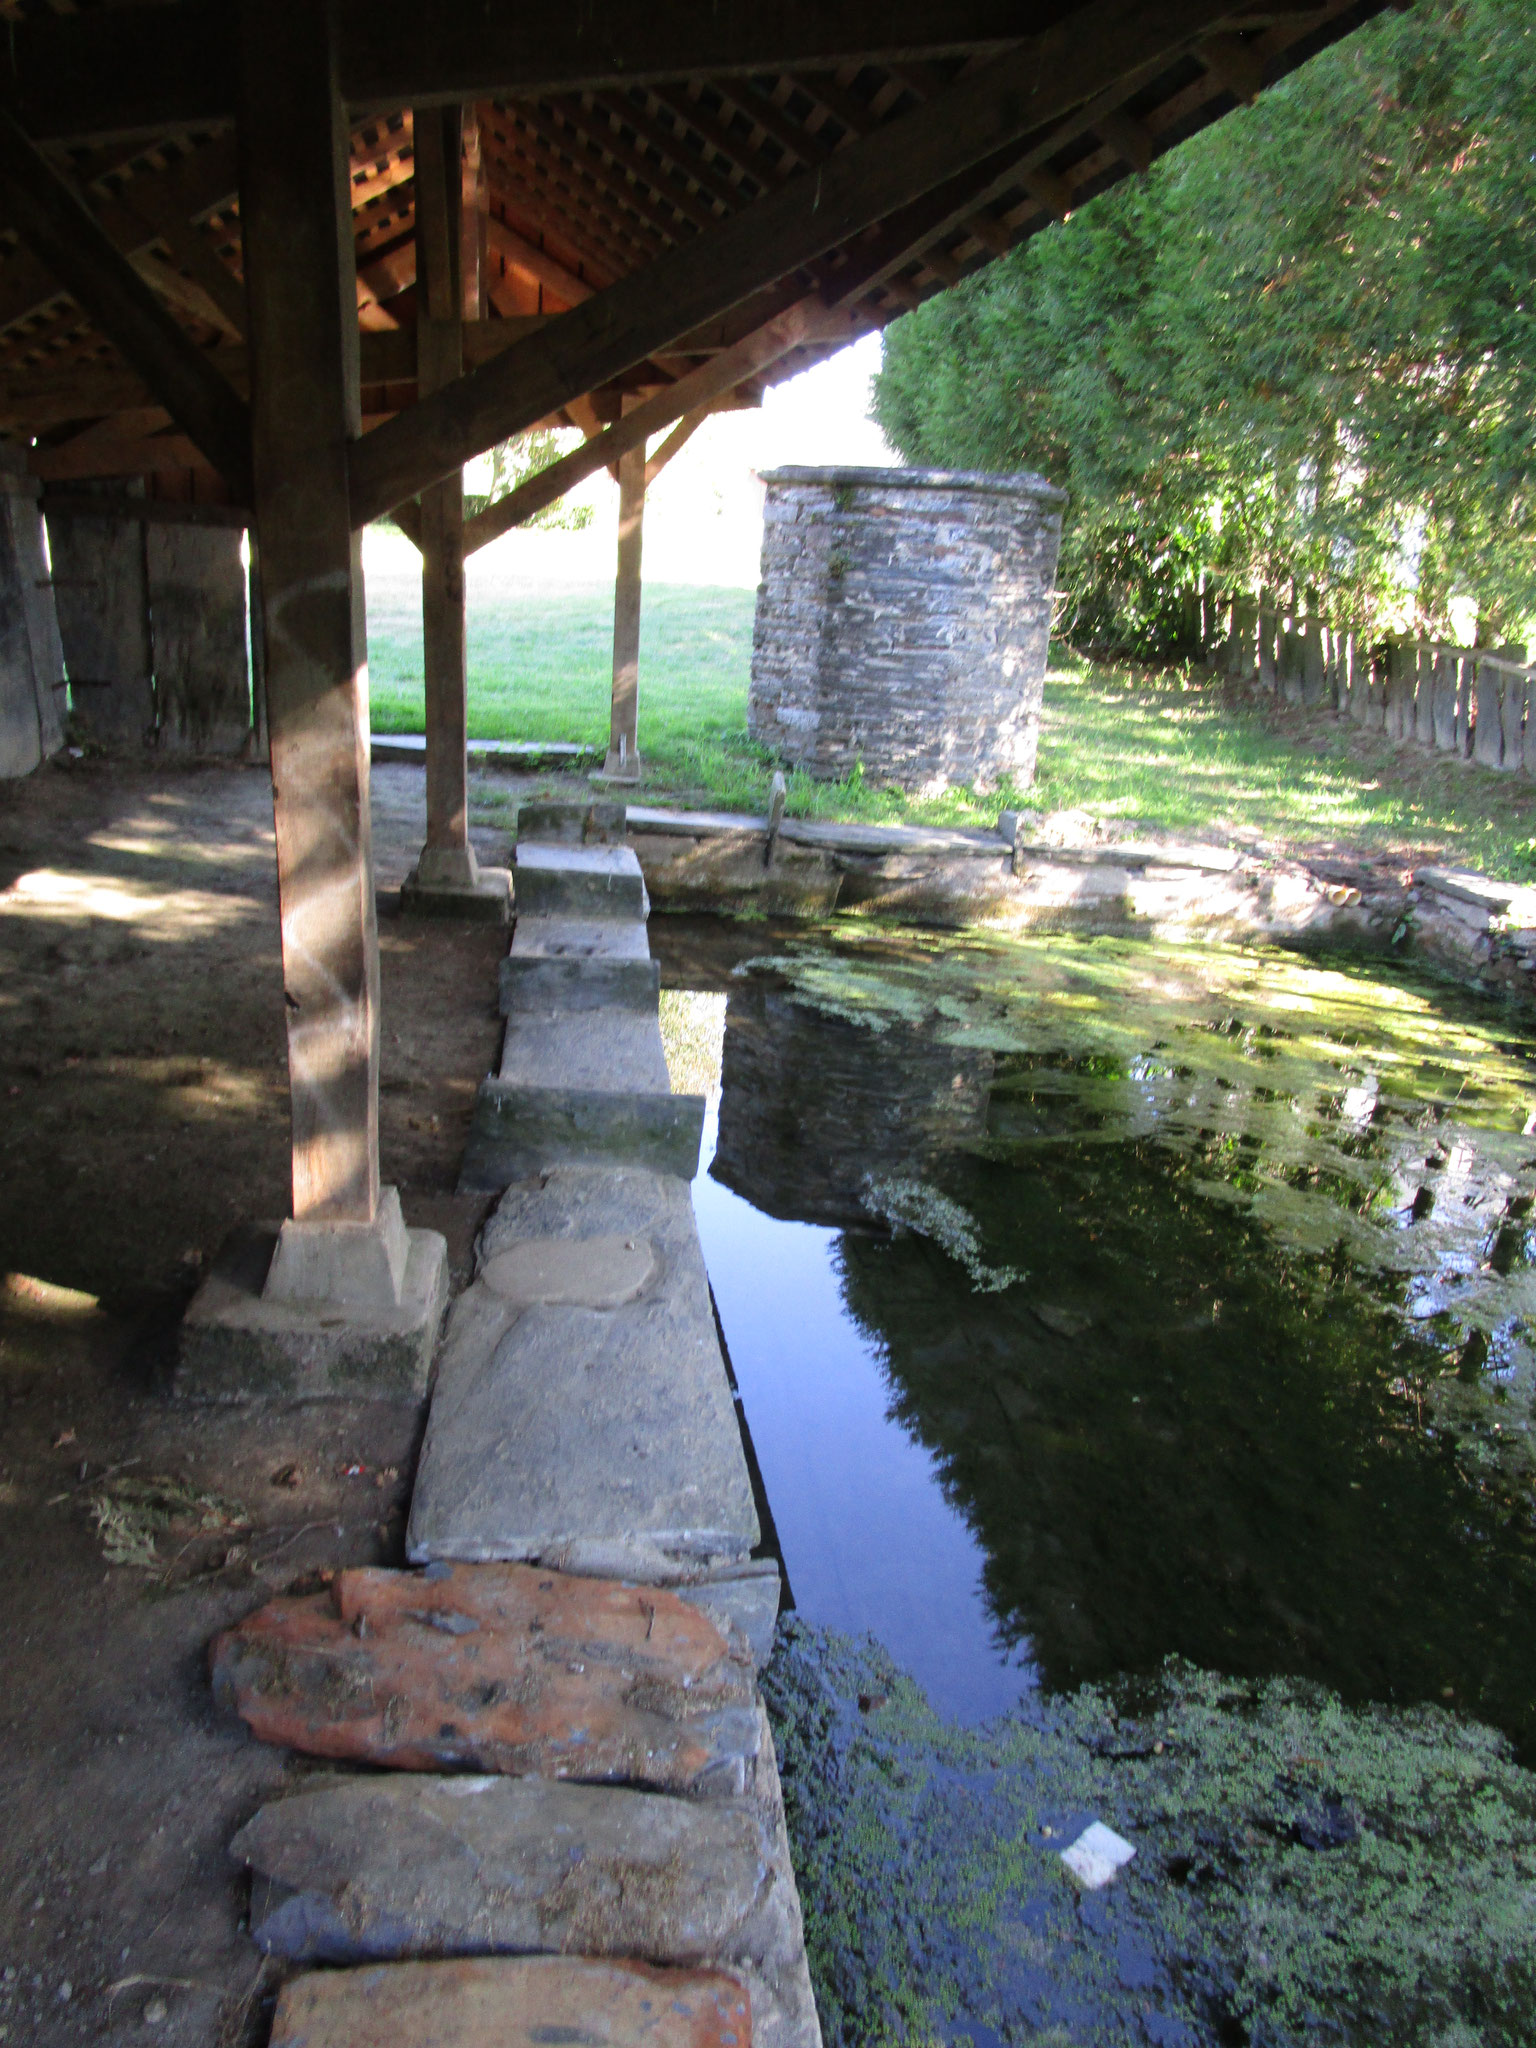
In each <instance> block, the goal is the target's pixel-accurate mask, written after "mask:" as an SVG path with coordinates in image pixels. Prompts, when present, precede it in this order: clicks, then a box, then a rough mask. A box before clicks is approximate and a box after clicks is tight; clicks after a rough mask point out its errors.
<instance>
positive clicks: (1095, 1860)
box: [1061, 1820, 1136, 1892]
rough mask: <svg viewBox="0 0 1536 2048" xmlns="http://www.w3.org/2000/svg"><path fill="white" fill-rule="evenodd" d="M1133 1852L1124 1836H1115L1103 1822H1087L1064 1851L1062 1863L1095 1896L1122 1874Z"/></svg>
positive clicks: (1134, 1852)
mask: <svg viewBox="0 0 1536 2048" xmlns="http://www.w3.org/2000/svg"><path fill="white" fill-rule="evenodd" d="M1135 1854H1136V1851H1135V1850H1134V1849H1133V1848H1132V1847H1131V1845H1130V1843H1129V1842H1128V1841H1126V1840H1125V1838H1124V1836H1123V1835H1117V1834H1116V1833H1115V1831H1114V1829H1113V1828H1107V1827H1105V1825H1104V1823H1103V1821H1101V1820H1095V1821H1090V1822H1089V1824H1088V1826H1087V1827H1085V1828H1084V1829H1083V1832H1082V1833H1081V1834H1080V1835H1079V1836H1078V1838H1077V1840H1076V1841H1075V1842H1074V1843H1073V1844H1072V1846H1071V1848H1069V1849H1063V1850H1062V1852H1061V1860H1062V1862H1063V1863H1065V1865H1066V1866H1067V1868H1068V1870H1070V1871H1071V1873H1072V1875H1073V1876H1074V1877H1075V1878H1076V1879H1077V1881H1078V1882H1079V1884H1081V1885H1084V1886H1085V1887H1086V1888H1087V1889H1088V1890H1089V1891H1091V1892H1096V1891H1097V1890H1098V1889H1099V1887H1100V1885H1105V1884H1108V1883H1109V1881H1110V1879H1111V1878H1112V1877H1113V1876H1114V1875H1115V1872H1116V1871H1117V1870H1121V1869H1123V1868H1124V1867H1125V1865H1126V1864H1127V1863H1129V1862H1130V1860H1131V1858H1132V1857H1133V1856H1134V1855H1135Z"/></svg>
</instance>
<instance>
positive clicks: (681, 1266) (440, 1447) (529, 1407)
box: [407, 1098, 759, 1576]
mask: <svg viewBox="0 0 1536 2048" xmlns="http://www.w3.org/2000/svg"><path fill="white" fill-rule="evenodd" d="M674 1099H676V1098H674ZM555 1245H558V1246H560V1247H562V1248H563V1252H562V1256H563V1258H564V1259H565V1260H566V1261H572V1262H574V1270H573V1265H572V1264H567V1265H565V1266H564V1268H563V1270H562V1271H560V1272H559V1273H558V1275H554V1276H553V1277H552V1276H551V1273H550V1271H549V1270H548V1269H547V1268H546V1267H544V1266H543V1265H542V1264H541V1261H544V1260H546V1259H547V1258H548V1257H549V1248H550V1247H552V1246H555ZM625 1247H631V1248H633V1249H625ZM540 1248H542V1249H540ZM637 1261H639V1263H637ZM583 1266H584V1268H585V1277H584V1278H583V1277H582V1268H583ZM556 1281H558V1285H556ZM758 1534H759V1532H758V1525H757V1514H756V1511H755V1509H754V1507H753V1504H752V1488H751V1482H750V1480H749V1478H748V1475H747V1465H746V1458H745V1455H744V1453H743V1450H742V1444H741V1432H740V1428H739V1426H738V1424H737V1420H736V1410H735V1403H734V1401H733V1400H732V1397H731V1389H730V1384H729V1381H728V1380H727V1378H726V1372H725V1364H724V1361H723V1359H722V1358H721V1355H720V1346H719V1341H718V1339H717V1337H716V1334H715V1322H714V1314H713V1310H712V1308H711V1306H710V1298H709V1282H708V1279H707V1277H706V1275H705V1271H704V1258H703V1253H702V1252H701V1250H700V1248H699V1239H698V1231H697V1229H696V1227H695V1224H694V1219H693V1205H692V1201H691V1199H690V1195H689V1189H688V1185H687V1183H686V1182H685V1181H683V1180H680V1179H677V1178H675V1177H673V1176H671V1175H667V1174H658V1173H654V1172H648V1171H646V1170H644V1169H643V1168H638V1167H622V1168H619V1167H609V1168H584V1167H560V1168H558V1169H556V1170H554V1171H552V1172H550V1173H549V1174H548V1175H547V1176H546V1177H545V1178H544V1179H543V1181H542V1184H537V1185H535V1184H525V1185H522V1186H515V1187H512V1188H510V1189H509V1190H508V1192H507V1193H506V1195H505V1196H504V1197H503V1199H502V1201H501V1203H500V1205H499V1206H498V1208H497V1210H496V1212H495V1214H494V1215H493V1216H492V1217H491V1218H490V1220H489V1221H488V1222H487V1224H486V1226H485V1229H484V1230H483V1232H482V1233H481V1239H480V1246H479V1251H478V1264H477V1272H476V1278H475V1280H474V1282H473V1284H472V1285H471V1286H470V1287H469V1288H467V1289H466V1291H465V1292H464V1293H463V1294H462V1295H461V1296H460V1297H459V1300H458V1302H457V1303H456V1304H455V1307H454V1312H453V1317H452V1321H451V1323H450V1326H449V1331H448V1337H447V1340H446V1343H445V1346H444V1349H443V1354H442V1358H441V1361H440V1363H439V1365H438V1371H437V1382H436V1389H435V1391H434V1394H433V1397H432V1407H431V1412H430V1414H429V1416H428V1420H427V1435H426V1441H425V1443H424V1445H423V1447H422V1453H421V1459H420V1462H419V1465H418V1468H417V1475H416V1489H415V1494H414V1498H413V1500H412V1503H411V1520H410V1527H409V1531H408V1535H407V1548H408V1554H409V1555H410V1556H411V1558H412V1559H413V1560H415V1561H416V1562H420V1563H425V1562H427V1561H429V1560H432V1559H444V1558H456V1559H482V1558H538V1557H545V1556H548V1555H551V1554H552V1553H555V1552H557V1551H560V1550H562V1548H563V1547H569V1546H572V1545H574V1546H577V1547H578V1548H579V1547H580V1546H583V1545H616V1546H620V1547H621V1548H622V1549H623V1550H624V1551H625V1554H626V1555H634V1554H635V1553H636V1552H637V1551H645V1552H647V1553H649V1554H650V1555H652V1556H654V1557H655V1558H657V1559H658V1560H663V1561H666V1560H670V1561H671V1564H672V1566H673V1568H674V1569H676V1570H677V1571H678V1572H679V1574H680V1575H685V1576H686V1575H687V1573H688V1572H689V1570H690V1569H691V1570H698V1569H699V1568H700V1567H701V1566H705V1565H707V1564H709V1563H711V1562H714V1563H717V1564H727V1563H732V1562H739V1561H744V1560H745V1559H746V1557H747V1554H748V1552H749V1551H750V1550H751V1549H752V1547H753V1546H754V1545H755V1544H756V1542H757V1541H758Z"/></svg>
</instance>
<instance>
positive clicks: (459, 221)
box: [413, 107, 469, 853]
mask: <svg viewBox="0 0 1536 2048" xmlns="http://www.w3.org/2000/svg"><path fill="white" fill-rule="evenodd" d="M413 122H414V127H415V133H416V249H417V283H416V347H417V364H418V367H417V379H416V386H417V390H418V391H419V392H420V393H421V394H422V396H423V397H426V396H427V395H428V394H429V393H431V392H433V391H436V390H439V389H441V387H442V386H443V385H445V384H449V383H451V382H452V381H453V379H454V378H455V377H457V376H459V375H460V374H461V372H462V370H463V367H464V354H463V323H462V319H461V309H462V306H463V270H462V262H463V226H464V222H463V213H464V182H463V133H462V119H461V112H460V109H459V108H458V107H417V108H416V109H415V110H414V114H413ZM420 505H421V514H420V522H419V538H418V541H417V545H418V546H419V547H420V549H421V637H422V675H423V687H424V691H425V698H426V739H427V838H426V846H427V850H428V851H429V852H438V851H444V852H453V853H462V852H463V850H464V849H465V848H466V847H467V846H468V845H469V761H468V753H467V746H468V737H469V727H468V692H469V671H468V666H467V646H466V641H465V631H464V473H463V471H462V470H455V471H454V472H453V474H452V475H451V476H445V477H443V478H441V479H440V481H438V482H437V483H435V484H431V485H429V486H428V488H427V489H426V490H424V491H423V492H422V494H421V500H420Z"/></svg>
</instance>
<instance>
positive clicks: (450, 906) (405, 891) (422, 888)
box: [400, 846, 512, 924]
mask: <svg viewBox="0 0 1536 2048" xmlns="http://www.w3.org/2000/svg"><path fill="white" fill-rule="evenodd" d="M400 908H401V909H402V910H403V911H407V912H410V913H412V914H414V915H415V916H417V917H468V918H474V919H476V920H479V921H482V922H485V923H488V924H506V923H507V922H508V921H509V919H510V918H511V915H512V873H511V870H510V869H509V868H483V867H481V865H480V863H479V862H478V861H477V860H476V858H475V849H474V848H473V847H472V846H424V847H423V848H422V849H421V854H420V856H419V858H418V859H417V862H416V865H415V867H414V868H412V870H411V872H410V873H409V874H408V875H407V876H406V878H405V880H404V882H403V883H402V884H401V886H400Z"/></svg>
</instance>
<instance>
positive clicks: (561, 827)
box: [512, 798, 628, 846]
mask: <svg viewBox="0 0 1536 2048" xmlns="http://www.w3.org/2000/svg"><path fill="white" fill-rule="evenodd" d="M627 829H628V812H627V811H626V809H625V806H624V805H623V804H621V803H615V802H613V801H612V800H611V799H603V798H594V799H593V800H592V801H590V802H587V803H581V802H576V803H572V802H570V801H565V802H561V801H558V800H556V799H553V798H551V799H538V800H535V801H534V802H533V803H527V804H519V805H518V807H517V825H516V829H515V830H514V832H513V835H512V836H513V838H514V839H515V840H516V841H517V843H518V845H519V846H522V845H534V844H537V843H539V842H542V843H543V844H545V845H547V846H622V845H623V844H624V836H625V833H626V831H627Z"/></svg>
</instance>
